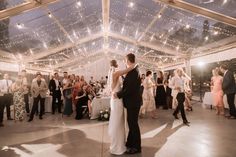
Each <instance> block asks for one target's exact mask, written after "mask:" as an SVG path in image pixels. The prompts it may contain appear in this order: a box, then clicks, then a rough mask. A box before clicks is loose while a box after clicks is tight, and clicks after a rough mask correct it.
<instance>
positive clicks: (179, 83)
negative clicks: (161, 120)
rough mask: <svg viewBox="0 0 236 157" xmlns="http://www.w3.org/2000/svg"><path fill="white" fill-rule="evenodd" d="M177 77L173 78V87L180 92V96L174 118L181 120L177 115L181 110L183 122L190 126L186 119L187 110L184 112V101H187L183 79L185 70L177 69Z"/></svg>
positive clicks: (178, 96) (178, 95)
mask: <svg viewBox="0 0 236 157" xmlns="http://www.w3.org/2000/svg"><path fill="white" fill-rule="evenodd" d="M176 72H177V76H175V77H174V78H173V87H174V89H175V90H176V91H178V94H177V97H176V99H177V101H178V106H177V108H176V109H175V111H174V113H173V116H174V117H175V118H176V119H179V118H178V116H177V114H178V112H179V110H180V112H181V116H182V120H183V123H184V124H185V125H188V124H189V122H188V120H187V118H186V115H185V110H184V101H185V93H184V78H183V70H182V69H177V71H176Z"/></svg>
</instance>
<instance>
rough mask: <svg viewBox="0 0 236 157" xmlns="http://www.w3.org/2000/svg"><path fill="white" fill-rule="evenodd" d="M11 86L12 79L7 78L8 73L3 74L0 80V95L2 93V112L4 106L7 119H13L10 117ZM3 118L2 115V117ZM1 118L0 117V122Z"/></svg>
mask: <svg viewBox="0 0 236 157" xmlns="http://www.w3.org/2000/svg"><path fill="white" fill-rule="evenodd" d="M11 86H12V81H11V80H10V79H9V75H8V74H4V77H3V80H1V82H0V91H1V95H2V101H1V102H2V103H1V104H2V105H3V107H1V108H3V112H4V108H5V106H6V109H7V119H8V120H13V119H12V118H11V110H10V106H11V105H12V102H13V96H12V91H11ZM2 119H3V117H2ZM1 121H2V120H1V118H0V123H1Z"/></svg>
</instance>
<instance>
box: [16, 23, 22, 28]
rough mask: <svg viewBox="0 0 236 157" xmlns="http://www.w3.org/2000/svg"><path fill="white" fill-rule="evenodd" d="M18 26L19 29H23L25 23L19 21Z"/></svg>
mask: <svg viewBox="0 0 236 157" xmlns="http://www.w3.org/2000/svg"><path fill="white" fill-rule="evenodd" d="M16 27H17V28H18V29H22V28H23V27H24V24H23V23H17V25H16Z"/></svg>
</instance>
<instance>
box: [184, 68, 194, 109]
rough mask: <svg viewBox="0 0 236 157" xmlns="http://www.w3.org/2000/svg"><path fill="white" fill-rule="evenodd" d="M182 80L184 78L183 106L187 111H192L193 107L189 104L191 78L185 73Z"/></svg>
mask: <svg viewBox="0 0 236 157" xmlns="http://www.w3.org/2000/svg"><path fill="white" fill-rule="evenodd" d="M183 78H184V92H185V102H184V105H185V108H186V110H187V111H193V107H192V104H191V97H192V90H191V88H190V81H191V78H190V77H189V76H188V75H187V74H186V73H185V72H183Z"/></svg>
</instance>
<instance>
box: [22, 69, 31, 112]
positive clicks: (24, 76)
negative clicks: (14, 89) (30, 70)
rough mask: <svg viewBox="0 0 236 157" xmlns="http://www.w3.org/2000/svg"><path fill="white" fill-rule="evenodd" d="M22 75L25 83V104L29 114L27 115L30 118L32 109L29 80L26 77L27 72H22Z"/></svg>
mask: <svg viewBox="0 0 236 157" xmlns="http://www.w3.org/2000/svg"><path fill="white" fill-rule="evenodd" d="M21 75H22V79H23V80H22V81H23V86H24V102H25V109H26V112H27V115H28V116H29V114H30V108H29V89H30V86H29V83H28V79H27V77H26V70H22V71H21Z"/></svg>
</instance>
